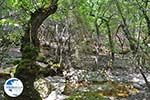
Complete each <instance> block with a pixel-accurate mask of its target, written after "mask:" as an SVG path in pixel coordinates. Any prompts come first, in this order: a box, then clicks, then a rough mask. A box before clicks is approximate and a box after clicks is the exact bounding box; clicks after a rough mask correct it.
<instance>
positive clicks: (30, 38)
mask: <svg viewBox="0 0 150 100" xmlns="http://www.w3.org/2000/svg"><path fill="white" fill-rule="evenodd" d="M51 1H52V2H51V4H50V6H49V7H47V8H39V9H38V10H36V11H35V12H34V13H32V14H31V19H30V20H29V22H28V27H27V28H26V30H25V34H24V37H23V38H22V41H21V42H22V46H21V52H22V60H21V62H20V64H19V65H18V67H17V69H16V73H15V77H17V78H19V79H20V80H21V81H22V82H23V85H24V90H23V93H22V94H21V95H20V96H18V97H16V98H11V97H8V96H7V97H6V100H42V99H41V97H40V95H39V93H38V92H37V91H36V90H35V89H34V81H35V80H36V78H37V76H38V74H39V68H40V67H39V66H38V65H36V58H37V57H38V53H39V49H40V48H39V46H40V42H39V39H38V38H37V33H38V28H39V27H40V25H41V24H42V22H43V21H44V20H45V19H46V18H47V17H48V16H49V15H51V14H54V13H55V12H56V10H57V2H58V0H51Z"/></svg>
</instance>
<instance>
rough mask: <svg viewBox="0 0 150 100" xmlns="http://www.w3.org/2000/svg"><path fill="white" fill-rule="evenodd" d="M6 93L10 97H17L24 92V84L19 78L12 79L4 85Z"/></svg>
mask: <svg viewBox="0 0 150 100" xmlns="http://www.w3.org/2000/svg"><path fill="white" fill-rule="evenodd" d="M4 91H5V93H6V94H7V95H8V96H10V97H17V96H19V95H20V94H21V93H22V91H23V84H22V82H21V81H20V80H19V79H18V78H10V79H8V80H7V81H6V82H5V84H4Z"/></svg>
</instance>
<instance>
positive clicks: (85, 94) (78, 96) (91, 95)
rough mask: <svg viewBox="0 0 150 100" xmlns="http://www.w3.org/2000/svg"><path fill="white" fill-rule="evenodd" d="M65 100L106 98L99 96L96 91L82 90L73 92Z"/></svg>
mask: <svg viewBox="0 0 150 100" xmlns="http://www.w3.org/2000/svg"><path fill="white" fill-rule="evenodd" d="M65 100H107V99H106V98H104V97H102V96H100V95H99V94H98V93H97V92H82V93H77V94H74V95H72V96H70V97H69V98H67V99H65Z"/></svg>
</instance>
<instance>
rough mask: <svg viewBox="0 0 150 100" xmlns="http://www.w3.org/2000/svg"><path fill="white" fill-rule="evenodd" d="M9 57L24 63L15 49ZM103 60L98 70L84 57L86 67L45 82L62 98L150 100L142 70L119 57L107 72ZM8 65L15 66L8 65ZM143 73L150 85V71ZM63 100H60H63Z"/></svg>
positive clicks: (107, 59)
mask: <svg viewBox="0 0 150 100" xmlns="http://www.w3.org/2000/svg"><path fill="white" fill-rule="evenodd" d="M9 55H10V56H11V59H16V58H18V59H20V58H19V57H20V56H21V55H20V52H19V48H15V49H11V51H10V52H9ZM92 56H93V55H92ZM99 58H100V59H99V64H98V65H99V66H98V67H93V66H95V65H94V64H93V63H94V60H93V58H92V57H91V55H88V56H83V58H81V62H82V65H81V66H82V67H80V68H79V67H78V68H70V69H69V70H68V72H67V73H66V74H65V75H64V76H63V77H60V76H54V77H51V76H49V77H47V78H45V79H46V80H48V82H49V83H48V84H52V85H53V86H54V87H55V89H56V91H57V90H59V93H58V94H60V95H63V96H64V97H62V98H65V97H68V96H70V95H72V94H74V93H76V92H85V91H96V92H97V93H99V95H101V96H104V97H106V98H108V99H109V100H150V92H148V89H147V86H146V84H145V81H144V79H143V77H142V75H141V74H140V72H139V70H138V69H137V68H136V67H134V66H133V64H132V61H131V60H130V58H128V57H124V58H121V59H120V58H119V57H116V59H115V62H114V66H113V68H111V69H109V68H107V65H108V64H109V62H108V61H109V59H110V57H109V56H108V55H100V56H99ZM6 60H7V59H6ZM5 65H7V66H12V65H9V64H7V63H5ZM78 66H80V65H78ZM84 66H85V67H84ZM93 68H94V69H93ZM143 71H144V73H145V75H146V77H147V79H148V81H149V82H150V71H148V70H147V69H144V70H143ZM66 77H67V78H68V79H67V80H66ZM1 82H2V81H1ZM2 83H3V82H2ZM2 83H1V84H2ZM56 84H57V85H56ZM1 86H2V85H1ZM1 89H2V87H1ZM57 92H58V91H57ZM1 93H2V91H0V94H1ZM50 95H51V93H50ZM50 95H49V94H46V95H45V94H44V98H45V97H47V98H50V97H49V96H50ZM62 98H60V99H58V100H63V99H62ZM45 100H49V99H45Z"/></svg>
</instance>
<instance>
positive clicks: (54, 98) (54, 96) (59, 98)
mask: <svg viewBox="0 0 150 100" xmlns="http://www.w3.org/2000/svg"><path fill="white" fill-rule="evenodd" d="M66 98H68V96H66V95H62V94H59V93H57V91H52V92H51V93H50V95H49V96H48V97H47V98H46V99H44V100H64V99H66Z"/></svg>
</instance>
